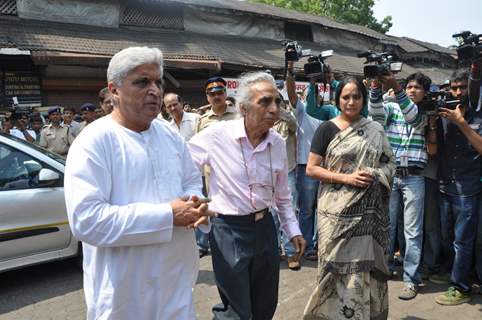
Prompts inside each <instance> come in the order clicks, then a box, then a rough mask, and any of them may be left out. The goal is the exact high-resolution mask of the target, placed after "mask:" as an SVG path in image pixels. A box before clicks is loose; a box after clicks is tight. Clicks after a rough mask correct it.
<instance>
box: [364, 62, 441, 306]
mask: <svg viewBox="0 0 482 320" xmlns="http://www.w3.org/2000/svg"><path fill="white" fill-rule="evenodd" d="M406 81H407V86H406V89H405V90H403V89H402V87H401V86H400V84H399V83H398V82H397V80H396V79H395V76H394V75H393V74H392V73H391V72H389V71H388V72H386V73H383V74H381V75H379V76H378V77H377V78H376V79H375V80H373V81H372V82H371V86H370V99H369V102H368V111H369V113H370V115H371V116H372V118H373V120H374V121H377V122H379V123H380V124H381V125H382V126H383V127H384V128H385V132H386V133H387V135H388V140H389V141H390V144H391V146H392V150H393V153H394V154H395V157H396V163H397V169H396V174H395V177H394V180H393V187H392V193H391V195H390V207H389V215H390V250H389V255H390V257H393V255H394V251H395V239H396V235H397V232H396V231H397V220H398V216H399V214H400V209H401V208H403V233H404V238H405V244H406V245H405V254H404V255H403V256H404V262H403V281H404V287H403V289H402V292H401V293H400V294H399V296H398V297H399V298H400V299H402V300H410V299H413V298H415V297H416V296H417V293H418V285H419V284H420V282H421V280H422V279H421V274H420V271H419V266H420V261H421V255H422V240H423V212H424V196H425V178H424V177H423V175H422V172H423V169H424V168H425V165H426V163H427V152H426V144H425V126H426V119H425V117H424V116H422V115H421V114H419V113H418V108H417V105H416V103H419V102H421V101H422V100H423V98H424V96H425V93H426V92H427V91H428V90H429V88H430V84H431V82H432V81H431V79H430V78H429V77H427V76H425V75H424V74H422V73H415V74H412V75H410V76H409V77H408V78H407V79H406ZM382 86H383V87H384V89H386V90H388V89H393V90H394V91H395V94H396V98H397V103H392V102H383V100H382ZM390 268H391V269H392V272H393V271H394V266H393V265H391V266H390Z"/></svg>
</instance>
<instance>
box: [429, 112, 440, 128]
mask: <svg viewBox="0 0 482 320" xmlns="http://www.w3.org/2000/svg"><path fill="white" fill-rule="evenodd" d="M437 120H438V115H436V114H431V115H429V116H428V127H429V128H430V129H431V130H435V129H436V128H437Z"/></svg>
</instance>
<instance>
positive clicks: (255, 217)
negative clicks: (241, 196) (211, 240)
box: [216, 208, 269, 222]
mask: <svg viewBox="0 0 482 320" xmlns="http://www.w3.org/2000/svg"><path fill="white" fill-rule="evenodd" d="M268 214H269V209H268V208H265V209H262V210H259V211H255V212H251V213H249V214H245V215H232V214H220V213H218V214H217V215H216V217H217V218H220V219H222V220H225V221H232V222H258V221H259V220H261V219H263V218H264V217H266V216H267V215H268Z"/></svg>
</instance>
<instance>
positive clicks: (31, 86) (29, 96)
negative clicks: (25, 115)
mask: <svg viewBox="0 0 482 320" xmlns="http://www.w3.org/2000/svg"><path fill="white" fill-rule="evenodd" d="M2 80H3V81H2V83H0V95H1V96H2V97H3V99H2V100H3V104H4V105H5V106H6V107H11V106H13V104H14V99H13V98H14V97H17V100H18V104H19V105H20V106H23V107H39V106H41V105H42V93H41V79H40V75H38V74H36V73H33V72H24V71H5V72H4V73H3V77H2Z"/></svg>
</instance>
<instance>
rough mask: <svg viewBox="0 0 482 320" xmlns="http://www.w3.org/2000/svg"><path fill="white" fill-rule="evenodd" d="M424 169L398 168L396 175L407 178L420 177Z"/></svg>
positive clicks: (412, 167)
mask: <svg viewBox="0 0 482 320" xmlns="http://www.w3.org/2000/svg"><path fill="white" fill-rule="evenodd" d="M422 171H423V169H422V168H420V167H415V166H411V167H397V169H396V171H395V175H397V176H399V177H406V176H419V175H421V174H422Z"/></svg>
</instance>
